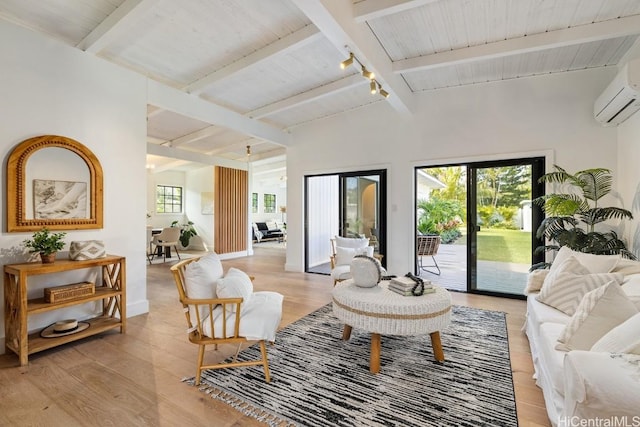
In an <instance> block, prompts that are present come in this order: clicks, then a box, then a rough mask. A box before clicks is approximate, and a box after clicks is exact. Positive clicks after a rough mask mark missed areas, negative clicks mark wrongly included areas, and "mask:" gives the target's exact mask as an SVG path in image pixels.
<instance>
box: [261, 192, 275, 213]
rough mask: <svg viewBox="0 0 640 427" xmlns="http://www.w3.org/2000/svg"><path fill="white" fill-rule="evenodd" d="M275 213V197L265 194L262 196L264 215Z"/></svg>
mask: <svg viewBox="0 0 640 427" xmlns="http://www.w3.org/2000/svg"><path fill="white" fill-rule="evenodd" d="M275 212H276V195H275V194H265V195H264V213H275Z"/></svg>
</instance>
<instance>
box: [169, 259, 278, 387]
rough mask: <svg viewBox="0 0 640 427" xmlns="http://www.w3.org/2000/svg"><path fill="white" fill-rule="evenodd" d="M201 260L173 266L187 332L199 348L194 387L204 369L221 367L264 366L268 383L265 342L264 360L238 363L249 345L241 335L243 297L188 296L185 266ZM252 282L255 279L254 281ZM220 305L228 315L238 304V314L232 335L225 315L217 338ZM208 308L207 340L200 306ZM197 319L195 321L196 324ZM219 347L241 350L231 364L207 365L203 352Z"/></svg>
mask: <svg viewBox="0 0 640 427" xmlns="http://www.w3.org/2000/svg"><path fill="white" fill-rule="evenodd" d="M199 258H200V257H198V258H191V259H186V260H183V261H180V262H179V263H177V264H175V265H173V266H171V268H170V269H171V272H172V274H173V278H174V280H175V283H176V287H177V288H178V294H179V295H180V302H181V303H182V307H183V309H184V314H185V317H186V319H187V325H188V327H189V329H188V330H187V331H188V333H189V341H191V342H192V343H193V344H197V345H198V366H197V370H196V379H195V384H196V385H200V377H201V375H202V371H204V370H205V369H222V368H234V367H241V366H256V365H262V367H263V369H264V376H265V381H266V382H270V381H271V376H270V374H269V360H268V359H267V346H266V343H265V340H260V341H259V344H260V353H261V356H262V357H261V358H260V359H258V360H248V361H244V362H239V361H238V360H237V357H238V353H239V352H240V348H241V346H242V343H245V342H248V340H247V339H246V338H245V337H243V336H241V335H240V321H241V311H242V310H241V308H242V302H243V299H242V298H211V299H191V298H189V297H188V295H187V293H186V287H185V280H184V270H185V267H186V266H187V265H188V264H189V263H191V262H194V261H197V260H198V259H199ZM251 279H252V280H253V278H251ZM218 305H219V306H220V307H221V309H222V310H224V311H225V312H226V310H227V307H231V306H233V305H235V315H234V316H233V319H234V320H233V322H234V327H233V334H232V335H228V334H227V324H228V322H227V318H226V317H227V316H223V319H222V325H223V326H222V336H220V337H217V336H215V328H214V317H215V316H214V313H213V311H214V308H216V306H218ZM190 306H193V307H194V308H195V310H194V311H195V313H196V319H192V318H191V312H190V310H189V307H190ZM203 306H204V307H205V309H206V313H208V314H209V317H208V319H205V322H206V321H208V322H209V327H210V329H211V334H212V335H214V336H213V337H208V336H206V335H205V334H204V327H203V322H202V320H201V319H200V307H203ZM194 320H195V321H194ZM218 344H238V350H237V351H236V354H235V356H234V358H233V360H232V361H230V362H224V361H223V362H220V363H213V364H204V352H205V350H206V346H208V345H214V348H215V349H216V350H217V349H218Z"/></svg>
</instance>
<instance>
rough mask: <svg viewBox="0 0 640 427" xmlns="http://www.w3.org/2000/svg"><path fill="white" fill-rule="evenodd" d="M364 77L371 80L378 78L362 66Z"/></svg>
mask: <svg viewBox="0 0 640 427" xmlns="http://www.w3.org/2000/svg"><path fill="white" fill-rule="evenodd" d="M362 75H363V76H365V77H366V78H368V79H369V80H373V79H374V78H375V77H376V75H375V74H373V73H372V72H371V71H369V70H367V69H366V68H364V65H363V66H362Z"/></svg>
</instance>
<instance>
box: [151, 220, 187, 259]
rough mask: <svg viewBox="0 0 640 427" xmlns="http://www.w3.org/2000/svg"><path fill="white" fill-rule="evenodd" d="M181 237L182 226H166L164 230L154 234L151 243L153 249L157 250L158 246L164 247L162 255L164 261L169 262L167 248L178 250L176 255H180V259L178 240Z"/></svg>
mask: <svg viewBox="0 0 640 427" xmlns="http://www.w3.org/2000/svg"><path fill="white" fill-rule="evenodd" d="M179 239H180V228H179V227H166V228H163V229H162V231H161V232H160V233H158V234H155V235H154V236H153V239H152V240H151V245H152V246H153V251H152V253H153V252H154V251H156V249H157V248H158V247H161V248H162V256H163V258H164V261H163V262H167V249H168V248H171V247H172V246H173V248H174V249H175V251H176V255H178V259H181V258H180V253H179V252H178V240H179Z"/></svg>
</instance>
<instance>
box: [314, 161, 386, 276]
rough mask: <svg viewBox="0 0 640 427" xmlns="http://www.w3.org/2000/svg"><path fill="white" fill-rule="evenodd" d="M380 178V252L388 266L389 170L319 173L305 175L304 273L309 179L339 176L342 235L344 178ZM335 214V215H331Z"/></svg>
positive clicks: (339, 216) (341, 230)
mask: <svg viewBox="0 0 640 427" xmlns="http://www.w3.org/2000/svg"><path fill="white" fill-rule="evenodd" d="M369 175H378V176H379V179H380V181H379V186H380V188H379V194H378V224H377V225H378V245H379V246H378V248H379V249H378V251H379V253H380V254H382V255H385V256H384V257H383V258H382V261H381V263H382V265H383V266H385V265H386V258H387V256H386V255H387V253H386V251H387V169H368V170H358V171H348V172H332V173H319V174H310V175H304V201H303V205H304V271H305V272H307V271H308V270H309V199H308V197H309V187H308V179H309V178H312V177H319V176H337V177H338V191H339V202H338V205H339V206H338V212H335V214H336V215H338V224H339V225H338V233H339V234H342V232H343V228H344V221H343V217H344V212H345V207H344V203H343V201H344V178H353V177H358V176H369ZM330 214H334V213H330ZM327 246H328V243H327Z"/></svg>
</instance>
